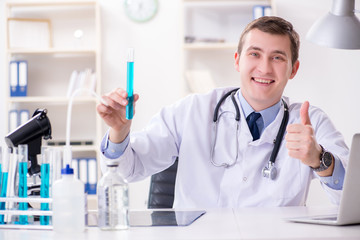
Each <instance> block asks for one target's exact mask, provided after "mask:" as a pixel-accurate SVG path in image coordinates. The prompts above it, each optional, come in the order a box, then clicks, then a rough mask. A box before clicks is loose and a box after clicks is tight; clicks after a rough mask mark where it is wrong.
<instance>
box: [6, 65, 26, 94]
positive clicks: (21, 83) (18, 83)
mask: <svg viewBox="0 0 360 240" xmlns="http://www.w3.org/2000/svg"><path fill="white" fill-rule="evenodd" d="M9 73H10V74H9V83H10V96H11V97H25V96H27V85H28V63H27V61H25V60H20V61H10V64H9Z"/></svg>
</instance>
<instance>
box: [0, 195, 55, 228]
mask: <svg viewBox="0 0 360 240" xmlns="http://www.w3.org/2000/svg"><path fill="white" fill-rule="evenodd" d="M0 202H5V203H20V202H27V203H52V198H40V197H27V198H19V197H5V198H2V197H0ZM0 215H4V216H13V215H18V216H20V215H27V216H52V215H53V212H52V211H51V210H38V209H28V210H26V211H24V210H18V209H5V210H0ZM0 229H42V230H52V229H53V227H52V225H40V224H27V225H20V224H14V223H5V224H0Z"/></svg>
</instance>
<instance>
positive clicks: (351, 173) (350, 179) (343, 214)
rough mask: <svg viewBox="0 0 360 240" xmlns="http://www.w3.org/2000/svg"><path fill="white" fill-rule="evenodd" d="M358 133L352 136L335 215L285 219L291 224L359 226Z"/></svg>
mask: <svg viewBox="0 0 360 240" xmlns="http://www.w3.org/2000/svg"><path fill="white" fill-rule="evenodd" d="M359 183H360V133H357V134H355V135H354V136H353V139H352V144H351V149H350V157H349V162H348V166H347V169H346V174H345V179H344V186H343V192H342V196H341V200H340V206H339V210H338V213H337V214H336V215H327V216H326V215H325V216H307V217H298V218H290V219H287V220H289V221H292V222H301V223H315V224H326V225H350V224H360V203H359V199H360V187H359Z"/></svg>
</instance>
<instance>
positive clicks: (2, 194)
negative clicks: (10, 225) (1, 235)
mask: <svg viewBox="0 0 360 240" xmlns="http://www.w3.org/2000/svg"><path fill="white" fill-rule="evenodd" d="M7 183H8V173H7V172H3V173H2V174H1V192H0V197H3V198H4V197H6V191H7ZM0 210H5V202H0ZM0 224H5V221H4V215H2V214H1V215H0Z"/></svg>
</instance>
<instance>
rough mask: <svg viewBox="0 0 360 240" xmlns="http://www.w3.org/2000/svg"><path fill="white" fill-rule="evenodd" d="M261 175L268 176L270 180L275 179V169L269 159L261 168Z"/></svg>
mask: <svg viewBox="0 0 360 240" xmlns="http://www.w3.org/2000/svg"><path fill="white" fill-rule="evenodd" d="M262 174H263V177H265V178H270V179H271V180H275V178H276V176H277V170H276V167H275V164H274V163H273V162H271V161H269V162H268V164H267V166H265V167H264V168H263V170H262Z"/></svg>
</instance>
